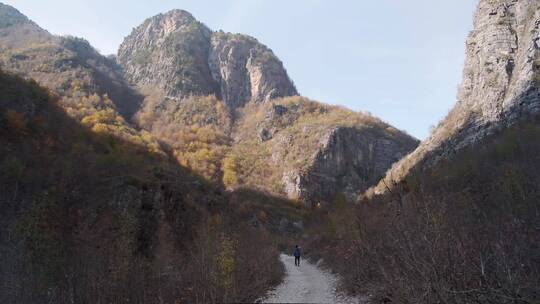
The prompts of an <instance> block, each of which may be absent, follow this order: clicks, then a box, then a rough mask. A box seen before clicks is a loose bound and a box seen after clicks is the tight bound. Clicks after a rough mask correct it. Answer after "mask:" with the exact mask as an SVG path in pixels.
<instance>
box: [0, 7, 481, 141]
mask: <svg viewBox="0 0 540 304" xmlns="http://www.w3.org/2000/svg"><path fill="white" fill-rule="evenodd" d="M0 1H3V2H4V3H6V4H9V5H12V6H14V7H15V8H17V9H18V10H20V11H21V12H22V13H23V14H25V15H26V16H28V17H29V18H30V19H32V20H33V21H35V22H36V23H37V24H39V25H40V26H41V27H43V28H45V29H46V30H48V31H49V32H51V33H53V34H59V35H68V34H69V35H74V36H78V37H83V38H85V39H87V40H88V41H89V42H90V43H91V44H92V45H93V46H94V47H95V48H97V49H98V50H99V51H100V52H101V53H102V54H104V55H108V54H115V53H116V51H117V49H118V46H119V45H120V43H121V42H122V40H123V39H124V37H125V36H127V35H128V34H129V33H130V32H131V30H132V29H133V28H134V27H136V26H137V25H139V24H140V23H142V22H143V21H144V20H145V19H146V18H148V17H151V16H153V15H156V14H158V13H162V12H166V11H168V10H171V9H174V8H179V9H184V10H187V11H189V12H191V13H192V14H193V15H194V16H195V18H197V19H198V20H199V21H201V22H203V23H205V24H206V25H207V26H209V27H210V28H211V29H213V30H219V29H222V30H224V31H226V32H234V33H243V34H248V35H250V36H253V37H255V38H257V39H258V40H259V41H260V42H262V43H264V44H266V45H267V46H269V47H270V48H271V49H272V50H273V51H274V53H275V54H276V55H277V56H278V57H279V58H280V59H281V60H282V61H283V63H284V66H285V68H286V69H287V71H288V73H289V76H290V77H291V78H292V79H293V81H294V83H295V84H296V87H297V89H298V91H299V92H300V94H301V95H303V96H306V97H309V98H311V99H314V100H318V101H321V102H325V103H329V104H338V105H343V106H346V107H348V108H351V109H353V110H355V111H363V112H370V113H371V114H373V115H375V116H377V117H379V118H381V119H382V120H384V121H386V122H388V123H390V124H392V125H394V126H395V127H397V128H399V129H402V130H405V131H407V132H408V133H409V134H411V135H413V136H415V137H417V138H419V139H424V138H425V137H427V136H428V135H429V131H430V128H431V126H433V125H436V124H437V123H438V122H439V121H440V120H441V119H442V118H444V116H445V115H446V113H448V111H449V109H450V108H451V107H452V106H453V105H454V104H455V102H456V94H457V87H458V85H459V84H460V82H461V75H462V66H463V63H464V60H465V40H466V37H467V35H468V33H469V31H470V30H472V17H473V13H474V9H475V8H476V2H477V0H452V1H447V0H407V1H404V0H376V1H367V0H152V1H141V0H47V1H43V0H0Z"/></svg>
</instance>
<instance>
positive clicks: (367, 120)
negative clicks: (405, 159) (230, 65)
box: [232, 97, 418, 205]
mask: <svg viewBox="0 0 540 304" xmlns="http://www.w3.org/2000/svg"><path fill="white" fill-rule="evenodd" d="M254 131H255V132H254ZM233 136H234V140H235V146H234V147H233V149H232V150H233V151H232V155H234V156H235V157H234V159H240V161H239V164H238V165H237V166H236V168H237V174H238V180H239V184H241V185H246V186H250V187H254V188H259V189H262V190H265V191H271V192H274V193H281V194H284V195H286V196H287V197H289V198H291V199H298V200H301V201H304V202H306V203H307V204H310V205H312V204H316V203H323V204H324V203H331V202H332V201H334V199H335V198H336V196H337V195H340V194H344V195H345V196H346V197H347V198H349V199H352V198H354V197H355V196H356V195H358V194H360V193H362V192H363V191H365V190H366V189H367V188H368V187H370V186H373V185H374V184H375V183H376V182H377V181H378V180H379V179H380V178H381V177H382V176H383V175H384V172H386V170H387V169H388V168H389V167H390V166H391V165H392V163H394V162H395V161H397V160H399V159H400V158H401V157H402V156H403V155H405V154H407V153H409V152H410V151H411V150H413V149H414V148H415V147H416V145H417V144H418V142H417V141H416V140H415V139H414V138H412V137H410V136H408V135H407V134H405V133H403V132H401V131H399V130H396V129H395V128H393V127H391V126H389V125H388V124H385V123H384V122H382V121H380V120H379V119H377V118H374V117H372V116H370V115H368V114H364V113H357V112H353V111H350V110H346V109H343V108H340V107H335V106H329V105H325V104H321V103H317V102H313V101H310V100H308V99H305V98H300V97H291V98H283V99H278V100H273V101H272V102H270V103H267V104H262V105H253V106H252V107H248V108H246V109H244V110H243V111H242V115H241V118H240V120H239V122H238V125H237V126H236V127H235V129H234V130H233Z"/></svg>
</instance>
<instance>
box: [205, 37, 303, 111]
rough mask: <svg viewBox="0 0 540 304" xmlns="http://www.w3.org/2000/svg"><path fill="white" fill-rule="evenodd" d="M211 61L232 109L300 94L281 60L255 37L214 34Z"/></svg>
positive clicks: (224, 96)
mask: <svg viewBox="0 0 540 304" xmlns="http://www.w3.org/2000/svg"><path fill="white" fill-rule="evenodd" d="M209 64H210V69H211V71H212V76H213V77H214V79H215V80H216V81H217V82H218V83H219V84H220V89H221V90H220V92H221V96H222V98H223V100H224V101H225V103H226V104H227V105H228V106H229V107H230V108H238V107H241V106H243V105H245V104H246V103H247V102H249V101H254V102H265V101H268V100H270V99H274V98H278V97H283V96H292V95H297V94H298V93H297V92H296V88H295V87H294V85H293V84H292V82H291V80H290V79H289V76H288V75H287V72H286V71H285V69H284V68H283V64H282V63H281V61H279V59H278V58H277V57H276V56H274V54H273V53H272V51H271V50H270V49H268V48H267V47H266V46H264V45H262V44H260V43H259V42H258V41H257V40H256V39H254V38H251V37H248V36H244V35H237V34H236V35H235V34H229V33H224V32H221V31H220V32H216V33H214V35H213V36H212V47H211V51H210V58H209Z"/></svg>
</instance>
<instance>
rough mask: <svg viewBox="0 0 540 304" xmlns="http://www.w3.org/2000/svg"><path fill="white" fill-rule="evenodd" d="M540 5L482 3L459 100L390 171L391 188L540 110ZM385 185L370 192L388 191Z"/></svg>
mask: <svg viewBox="0 0 540 304" xmlns="http://www.w3.org/2000/svg"><path fill="white" fill-rule="evenodd" d="M539 54H540V3H539V2H538V1H537V0H519V1H518V0H481V1H480V3H479V5H478V9H477V12H476V14H475V20H474V30H473V31H472V32H471V33H470V35H469V38H468V40H467V48H466V55H467V57H466V61H465V68H464V72H463V82H462V85H461V88H460V89H459V93H458V101H457V104H456V105H455V107H454V108H453V109H452V110H451V112H450V113H449V114H448V116H447V117H446V118H445V119H444V120H443V121H442V122H441V123H440V124H439V125H438V126H437V127H436V129H435V130H434V132H433V134H432V135H431V136H430V137H429V138H428V139H427V140H425V141H424V142H423V143H422V144H421V145H420V146H419V147H418V148H417V149H416V150H415V151H414V152H413V153H411V154H409V155H408V156H406V157H405V158H404V159H403V160H401V161H400V162H399V163H396V164H395V165H394V166H393V168H392V169H391V170H390V171H389V172H388V173H387V176H386V178H385V182H386V184H387V185H393V184H395V183H397V182H399V181H401V180H402V179H403V177H405V176H406V175H407V173H408V172H409V171H410V170H411V169H413V168H418V167H422V166H431V165H433V164H435V163H437V162H438V161H440V160H441V159H445V158H447V157H449V156H450V155H452V154H454V153H455V152H456V151H458V150H460V149H462V148H463V147H466V146H470V145H473V144H475V143H476V142H478V141H479V140H480V139H482V138H485V137H486V136H488V135H490V134H494V133H496V132H498V131H500V130H501V129H504V128H506V127H508V126H510V125H513V124H514V123H516V122H518V121H521V120H524V119H527V118H528V117H531V116H534V115H537V114H538V113H539V112H540V90H539V83H540V81H539V80H540V78H539V76H538V75H539V69H540V61H539V58H540V57H539ZM385 188H386V186H385V185H384V183H382V182H381V184H380V185H379V186H378V187H376V188H375V189H372V191H369V193H368V194H371V193H373V192H375V193H381V192H383V191H385Z"/></svg>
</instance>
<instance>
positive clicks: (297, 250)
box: [293, 245, 301, 267]
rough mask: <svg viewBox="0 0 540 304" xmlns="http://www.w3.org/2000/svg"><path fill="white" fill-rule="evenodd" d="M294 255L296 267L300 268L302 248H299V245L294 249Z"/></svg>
mask: <svg viewBox="0 0 540 304" xmlns="http://www.w3.org/2000/svg"><path fill="white" fill-rule="evenodd" d="M293 255H294V266H298V267H300V256H301V252H300V247H298V245H296V247H295V248H294V252H293Z"/></svg>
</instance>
